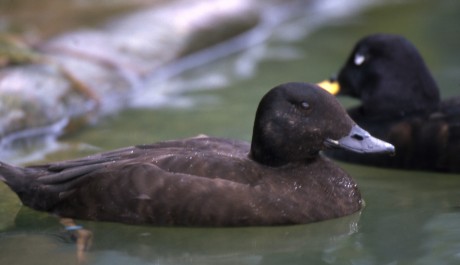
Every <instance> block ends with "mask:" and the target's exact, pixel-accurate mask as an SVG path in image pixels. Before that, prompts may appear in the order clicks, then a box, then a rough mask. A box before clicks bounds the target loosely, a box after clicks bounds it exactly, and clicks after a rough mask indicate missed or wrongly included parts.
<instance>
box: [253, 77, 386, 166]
mask: <svg viewBox="0 0 460 265" xmlns="http://www.w3.org/2000/svg"><path fill="white" fill-rule="evenodd" d="M327 148H343V149H347V150H350V151H353V152H358V153H393V152H394V147H393V146H392V145H391V144H389V143H386V142H384V141H381V140H379V139H377V138H374V137H372V136H371V135H370V134H369V133H367V132H366V131H365V130H363V129H361V128H360V127H359V126H357V125H356V124H355V123H354V122H353V120H352V119H351V118H350V117H349V116H348V114H347V113H346V111H345V110H344V108H343V107H342V106H341V105H340V103H339V102H338V101H337V100H336V99H335V98H334V96H332V95H331V94H329V93H328V92H326V91H324V90H323V89H321V88H320V87H319V86H317V85H313V84H307V83H286V84H282V85H279V86H277V87H275V88H273V89H272V90H270V91H269V92H268V93H267V94H266V95H265V96H264V97H263V98H262V100H261V101H260V104H259V107H258V109H257V112H256V118H255V122H254V130H253V138H252V144H251V153H250V156H251V158H252V159H254V160H255V161H257V162H259V163H262V164H266V165H269V166H282V165H285V164H288V163H295V162H305V161H307V160H311V159H314V158H316V157H317V156H318V153H319V152H320V151H321V150H325V149H327Z"/></svg>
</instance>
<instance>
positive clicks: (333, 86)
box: [317, 79, 340, 95]
mask: <svg viewBox="0 0 460 265" xmlns="http://www.w3.org/2000/svg"><path fill="white" fill-rule="evenodd" d="M317 85H318V86H319V87H321V88H322V89H324V90H326V91H327V92H329V93H331V94H332V95H337V94H338V93H339V92H340V85H339V82H337V80H333V79H328V80H324V81H322V82H319V83H317Z"/></svg>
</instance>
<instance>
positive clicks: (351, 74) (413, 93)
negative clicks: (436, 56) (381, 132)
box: [319, 34, 440, 116]
mask: <svg viewBox="0 0 460 265" xmlns="http://www.w3.org/2000/svg"><path fill="white" fill-rule="evenodd" d="M334 81H335V80H331V81H330V82H327V81H326V82H322V83H320V84H319V85H320V86H321V87H323V88H325V89H326V90H328V91H330V92H331V93H334V94H335V93H338V94H339V95H348V96H351V97H355V98H358V99H360V100H361V102H362V111H363V112H364V113H365V114H371V115H373V114H378V113H385V115H387V116H388V115H404V114H405V113H410V112H418V111H427V112H430V111H433V110H435V109H437V108H438V106H439V102H440V95H439V89H438V87H437V85H436V82H435V81H434V79H433V77H432V76H431V74H430V72H429V70H428V68H427V66H426V65H425V62H424V61H423V58H422V56H421V55H420V53H419V52H418V50H417V49H416V48H415V46H414V45H413V44H412V43H410V42H409V41H408V40H407V39H405V38H404V37H402V36H399V35H391V34H374V35H370V36H367V37H364V38H363V39H361V40H360V41H358V43H356V45H355V47H354V48H353V50H352V52H351V54H350V55H349V57H348V59H347V60H346V62H345V65H344V66H343V67H342V68H341V70H340V72H339V74H338V76H337V79H336V81H338V85H339V86H340V88H338V87H336V86H335V85H337V83H335V82H334Z"/></svg>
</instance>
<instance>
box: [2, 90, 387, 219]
mask: <svg viewBox="0 0 460 265" xmlns="http://www.w3.org/2000/svg"><path fill="white" fill-rule="evenodd" d="M350 132H352V133H351V134H350ZM359 134H361V135H359ZM328 147H338V148H340V147H342V148H348V149H353V150H354V151H357V152H370V151H372V152H391V151H392V146H390V145H388V144H387V143H384V142H381V141H379V140H378V139H375V138H373V137H371V136H370V135H368V134H366V132H365V131H362V130H360V129H359V128H358V127H357V126H356V125H355V124H354V123H353V121H352V120H351V119H350V118H349V117H348V116H347V114H346V112H345V111H344V110H343V108H342V107H341V106H340V105H339V103H338V102H337V101H336V100H335V99H334V97H333V96H331V95H329V94H328V93H327V92H325V91H323V90H321V89H320V88H318V87H316V86H314V85H310V84H304V83H288V84H283V85H280V86H278V87H276V88H274V89H272V90H271V91H270V92H268V93H267V95H266V96H264V98H263V99H262V101H261V103H260V105H259V108H258V110H257V114H256V119H255V125H254V134H253V141H252V144H250V143H247V142H243V141H239V140H229V139H222V138H214V137H207V136H200V137H195V138H188V139H182V140H174V141H165V142H159V143H156V144H150V145H140V146H134V147H128V148H124V149H119V150H115V151H110V152H105V153H100V154H96V155H92V156H89V157H86V158H82V159H76V160H69V161H62V162H56V163H50V164H46V165H38V166H30V167H26V168H21V167H14V166H10V165H7V164H2V165H1V166H0V179H2V180H3V181H5V182H6V183H7V184H8V185H9V186H10V187H11V188H12V189H13V190H14V191H15V192H16V193H17V194H18V196H19V197H20V198H21V200H22V201H23V203H24V204H25V205H27V206H29V207H31V208H34V209H37V210H40V211H47V212H50V213H53V214H57V215H59V216H62V217H71V218H77V219H89V220H99V221H114V222H123V223H131V224H154V225H182V226H243V225H282V224H300V223H309V222H315V221H320V220H326V219H330V218H335V217H339V216H344V215H348V214H351V213H354V212H356V211H358V210H359V209H361V207H362V204H361V196H360V193H359V190H358V188H357V186H356V184H355V182H354V181H353V180H352V178H351V177H350V176H349V175H348V174H347V173H346V172H345V171H343V170H342V169H340V168H339V167H337V166H336V165H335V164H334V163H332V162H331V161H330V160H328V159H327V158H324V157H322V156H321V155H320V154H319V152H320V150H322V149H325V148H328ZM368 147H370V149H369V148H368ZM371 149H372V150H371Z"/></svg>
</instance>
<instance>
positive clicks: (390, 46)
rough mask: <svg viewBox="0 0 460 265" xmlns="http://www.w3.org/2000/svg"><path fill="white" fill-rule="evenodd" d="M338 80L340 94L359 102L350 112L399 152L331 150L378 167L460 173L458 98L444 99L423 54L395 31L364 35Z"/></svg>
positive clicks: (358, 161) (353, 117)
mask: <svg viewBox="0 0 460 265" xmlns="http://www.w3.org/2000/svg"><path fill="white" fill-rule="evenodd" d="M336 81H338V85H339V86H340V88H339V91H338V94H339V95H347V96H351V97H354V98H357V99H359V100H360V101H361V104H360V105H358V106H357V107H354V108H351V109H349V110H348V114H349V115H350V117H351V118H352V119H353V120H354V121H355V122H357V123H358V124H359V126H361V127H362V128H364V129H365V130H367V131H369V132H370V133H371V134H372V135H374V136H375V137H378V138H380V139H383V140H385V141H388V142H390V143H392V144H393V145H394V146H395V148H396V156H393V157H390V156H386V157H381V156H379V157H376V156H373V155H369V156H362V155H356V154H349V153H344V152H341V151H333V152H328V154H330V155H331V156H333V157H334V158H338V159H341V160H344V161H348V162H355V163H361V164H367V165H374V166H382V167H392V168H403V169H414V170H430V171H440V172H460V156H459V155H458V153H459V152H460V97H456V98H451V99H447V100H441V99H440V93H439V89H438V86H437V85H436V82H435V80H434V78H433V77H432V75H431V73H430V71H429V70H428V67H427V66H426V64H425V62H424V60H423V58H422V56H421V55H420V53H419V52H418V50H417V49H416V47H415V46H414V45H413V44H412V43H410V42H409V41H408V40H407V39H405V38H404V37H402V36H399V35H391V34H375V35H370V36H367V37H364V38H363V39H361V40H360V41H359V42H358V43H357V44H356V45H355V47H354V48H353V50H352V52H351V54H350V56H349V58H348V59H347V61H346V62H345V65H344V66H343V67H342V69H341V70H340V72H339V74H338V77H337V80H336ZM323 84H324V83H323Z"/></svg>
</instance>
